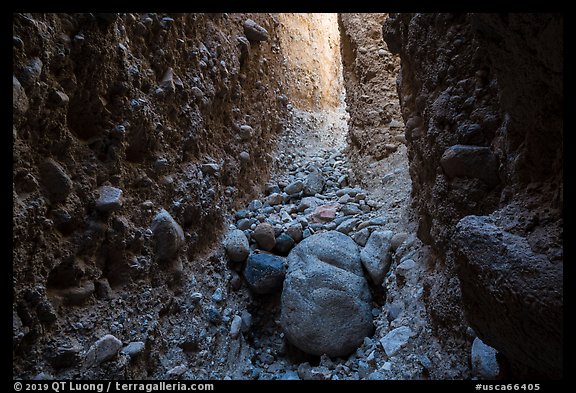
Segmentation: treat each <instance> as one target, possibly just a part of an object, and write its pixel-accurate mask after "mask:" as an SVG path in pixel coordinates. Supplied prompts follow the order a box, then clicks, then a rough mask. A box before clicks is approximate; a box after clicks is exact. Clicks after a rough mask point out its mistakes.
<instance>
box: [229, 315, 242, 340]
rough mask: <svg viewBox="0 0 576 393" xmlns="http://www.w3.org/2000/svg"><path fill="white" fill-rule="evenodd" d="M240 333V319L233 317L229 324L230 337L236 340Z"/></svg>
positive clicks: (237, 316) (236, 316)
mask: <svg viewBox="0 0 576 393" xmlns="http://www.w3.org/2000/svg"><path fill="white" fill-rule="evenodd" d="M241 331H242V317H240V316H239V315H235V316H234V318H232V323H231V324H230V337H232V338H237V337H238V336H239V335H240V332H241Z"/></svg>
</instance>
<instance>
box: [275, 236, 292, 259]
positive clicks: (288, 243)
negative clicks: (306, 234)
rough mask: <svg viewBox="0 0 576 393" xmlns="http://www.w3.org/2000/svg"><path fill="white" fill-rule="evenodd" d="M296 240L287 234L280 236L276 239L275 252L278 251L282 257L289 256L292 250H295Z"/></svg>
mask: <svg viewBox="0 0 576 393" xmlns="http://www.w3.org/2000/svg"><path fill="white" fill-rule="evenodd" d="M294 244H296V243H295V242H294V239H292V238H291V237H290V235H288V234H286V233H282V234H280V235H279V236H278V237H276V246H275V248H274V251H276V252H277V253H278V254H280V255H288V253H289V252H290V250H291V249H293V248H294Z"/></svg>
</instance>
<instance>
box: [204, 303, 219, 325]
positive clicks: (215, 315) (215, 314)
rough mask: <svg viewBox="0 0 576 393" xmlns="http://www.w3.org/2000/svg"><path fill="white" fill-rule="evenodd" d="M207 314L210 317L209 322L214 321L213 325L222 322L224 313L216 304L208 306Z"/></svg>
mask: <svg viewBox="0 0 576 393" xmlns="http://www.w3.org/2000/svg"><path fill="white" fill-rule="evenodd" d="M206 316H207V318H208V322H210V323H212V324H213V325H219V324H220V322H222V315H221V314H220V312H219V311H218V309H217V308H216V307H214V306H208V307H207V308H206Z"/></svg>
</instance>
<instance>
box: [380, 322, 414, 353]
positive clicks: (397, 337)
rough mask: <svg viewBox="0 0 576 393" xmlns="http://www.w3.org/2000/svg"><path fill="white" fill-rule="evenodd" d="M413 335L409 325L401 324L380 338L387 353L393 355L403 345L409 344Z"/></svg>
mask: <svg viewBox="0 0 576 393" xmlns="http://www.w3.org/2000/svg"><path fill="white" fill-rule="evenodd" d="M411 336H412V330H410V328H409V327H407V326H400V327H398V328H396V329H394V330H392V331H390V332H389V333H388V334H386V335H385V336H384V337H382V338H381V339H380V344H381V345H382V347H383V348H384V352H386V355H388V356H393V355H394V354H396V353H397V352H398V351H399V350H400V349H401V348H402V347H403V346H405V345H406V344H408V340H409V339H410V337H411Z"/></svg>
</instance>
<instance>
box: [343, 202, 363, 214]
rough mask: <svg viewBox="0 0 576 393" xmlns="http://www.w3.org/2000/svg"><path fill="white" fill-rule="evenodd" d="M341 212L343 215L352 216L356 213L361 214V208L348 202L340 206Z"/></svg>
mask: <svg viewBox="0 0 576 393" xmlns="http://www.w3.org/2000/svg"><path fill="white" fill-rule="evenodd" d="M342 214H344V215H345V216H354V215H357V214H362V210H361V209H360V208H359V207H358V206H357V205H353V204H350V203H348V204H346V205H344V206H342Z"/></svg>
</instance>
